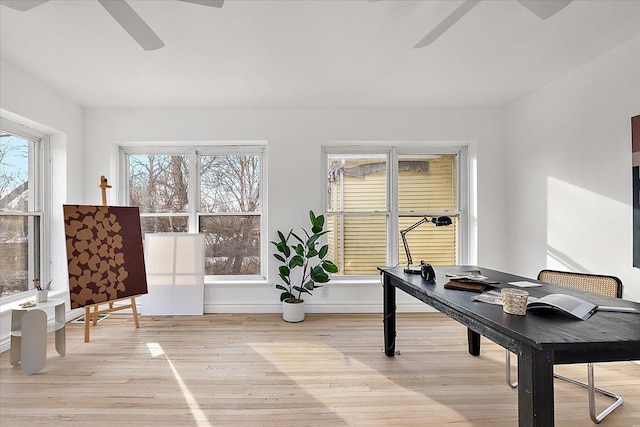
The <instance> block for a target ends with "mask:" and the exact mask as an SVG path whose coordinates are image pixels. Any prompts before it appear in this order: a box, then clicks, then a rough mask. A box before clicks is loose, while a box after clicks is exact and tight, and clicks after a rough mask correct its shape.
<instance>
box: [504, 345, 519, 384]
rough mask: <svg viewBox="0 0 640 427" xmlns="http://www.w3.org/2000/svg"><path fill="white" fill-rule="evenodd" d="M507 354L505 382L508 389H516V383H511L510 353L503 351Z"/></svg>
mask: <svg viewBox="0 0 640 427" xmlns="http://www.w3.org/2000/svg"><path fill="white" fill-rule="evenodd" d="M505 351H506V352H507V360H506V365H505V366H506V369H507V371H506V374H507V376H506V380H507V384H508V385H509V387H511V388H516V387H518V381H517V380H516V381H511V352H510V351H509V350H505Z"/></svg>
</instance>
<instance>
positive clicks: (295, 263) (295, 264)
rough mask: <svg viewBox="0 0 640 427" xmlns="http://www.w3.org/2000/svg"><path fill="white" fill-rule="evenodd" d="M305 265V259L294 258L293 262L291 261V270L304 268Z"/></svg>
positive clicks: (298, 256)
mask: <svg viewBox="0 0 640 427" xmlns="http://www.w3.org/2000/svg"><path fill="white" fill-rule="evenodd" d="M303 265H304V258H302V257H301V256H300V255H295V256H294V257H293V258H291V261H289V268H290V269H293V268H295V267H302V266H303Z"/></svg>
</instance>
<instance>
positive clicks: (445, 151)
mask: <svg viewBox="0 0 640 427" xmlns="http://www.w3.org/2000/svg"><path fill="white" fill-rule="evenodd" d="M332 154H362V155H365V156H366V155H379V154H385V155H386V158H387V160H386V161H387V170H386V173H387V181H386V205H387V206H386V211H384V212H382V213H381V212H379V211H358V212H344V211H343V212H328V210H327V195H328V181H327V176H326V174H327V165H328V156H329V155H332ZM438 154H442V155H456V206H457V209H456V210H455V211H436V210H434V211H415V212H413V211H412V212H411V213H409V212H401V211H400V210H399V201H398V191H397V188H398V173H399V171H398V166H399V162H398V157H399V156H407V155H416V156H419V155H438ZM470 169H471V164H470V157H469V144H468V143H459V142H455V143H451V142H422V143H419V145H418V144H416V143H411V144H408V143H401V142H398V143H384V144H380V143H376V142H362V143H358V144H355V145H354V144H339V145H326V146H323V147H322V165H321V170H322V173H323V177H322V183H323V184H322V185H323V190H322V200H321V202H322V207H323V213H324V214H325V216H327V215H334V214H338V215H341V216H344V217H346V216H353V215H367V214H369V215H382V214H384V215H385V218H386V222H387V230H386V233H387V242H386V243H387V244H386V265H397V264H398V262H397V261H396V260H398V259H400V252H399V248H400V246H401V238H400V229H399V226H398V224H399V221H398V219H399V218H400V217H403V216H404V217H408V216H411V217H413V216H415V217H421V216H424V215H428V216H440V215H457V218H458V236H457V237H458V242H459V244H458V247H457V253H456V257H457V259H458V264H466V263H468V261H469V257H470V252H471V251H470V228H469V219H470V212H469V211H470V206H471V203H470V190H469V189H470V177H471V175H470ZM325 240H326V238H325ZM400 264H401V263H400ZM374 277H376V274H373V273H372V274H360V275H355V274H354V275H345V274H340V275H334V278H335V279H337V280H338V281H346V282H349V281H353V282H356V281H361V280H370V279H371V278H374Z"/></svg>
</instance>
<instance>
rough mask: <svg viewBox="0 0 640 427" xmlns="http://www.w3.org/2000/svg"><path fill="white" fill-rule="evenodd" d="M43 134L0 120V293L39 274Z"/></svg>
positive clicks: (29, 284)
mask: <svg viewBox="0 0 640 427" xmlns="http://www.w3.org/2000/svg"><path fill="white" fill-rule="evenodd" d="M44 139H45V135H43V134H40V133H39V132H37V131H35V130H33V129H29V128H26V127H23V126H20V125H18V124H16V123H13V122H10V121H6V120H4V119H2V120H1V121H0V254H1V255H0V297H7V296H9V295H14V294H18V293H20V292H24V291H28V290H29V289H33V279H34V278H38V279H44V277H43V265H44V255H43V245H42V243H41V242H42V229H43V217H42V209H43V194H42V184H41V183H42V175H43V161H42V159H43V157H44V144H43V140H44Z"/></svg>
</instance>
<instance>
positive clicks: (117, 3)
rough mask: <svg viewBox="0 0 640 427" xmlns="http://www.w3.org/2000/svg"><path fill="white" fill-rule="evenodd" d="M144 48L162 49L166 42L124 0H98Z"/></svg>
mask: <svg viewBox="0 0 640 427" xmlns="http://www.w3.org/2000/svg"><path fill="white" fill-rule="evenodd" d="M98 1H99V2H100V4H101V5H102V6H103V7H104V8H105V9H106V10H107V12H109V13H110V14H111V16H113V18H114V19H115V20H116V21H118V24H120V25H121V26H122V28H124V29H125V30H126V31H127V33H129V35H130V36H131V37H133V39H134V40H135V41H136V42H138V44H139V45H140V46H142V48H143V49H144V50H155V49H160V48H161V47H162V46H164V43H163V42H162V40H160V38H159V37H158V36H157V35H156V33H154V32H153V30H152V29H151V27H149V26H148V25H147V23H146V22H144V21H143V20H142V18H140V15H138V14H137V13H136V11H135V10H133V9H132V8H131V6H129V4H128V3H127V2H125V1H124V0H98Z"/></svg>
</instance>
